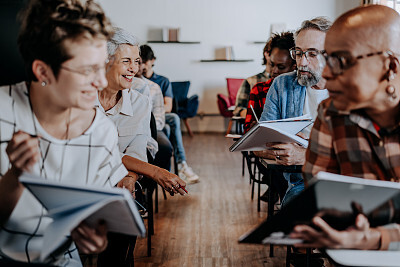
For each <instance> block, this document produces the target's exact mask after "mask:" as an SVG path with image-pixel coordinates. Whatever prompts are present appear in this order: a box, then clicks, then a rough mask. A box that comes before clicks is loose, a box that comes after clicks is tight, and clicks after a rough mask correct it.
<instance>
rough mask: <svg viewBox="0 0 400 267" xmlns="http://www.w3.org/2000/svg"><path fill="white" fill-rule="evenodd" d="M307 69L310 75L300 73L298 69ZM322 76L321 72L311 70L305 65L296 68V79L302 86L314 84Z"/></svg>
mask: <svg viewBox="0 0 400 267" xmlns="http://www.w3.org/2000/svg"><path fill="white" fill-rule="evenodd" d="M299 70H302V71H308V72H309V73H310V74H311V76H310V77H309V76H307V75H301V74H300V71H299ZM321 78H322V73H319V72H316V71H312V70H310V69H309V68H307V67H303V68H300V69H298V70H297V80H298V81H299V84H300V85H302V86H306V87H311V86H314V85H316V84H317V83H318V82H319V81H320V80H321Z"/></svg>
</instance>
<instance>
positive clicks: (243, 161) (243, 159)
mask: <svg viewBox="0 0 400 267" xmlns="http://www.w3.org/2000/svg"><path fill="white" fill-rule="evenodd" d="M244 164H245V157H244V154H243V152H242V176H244V168H245V166H244Z"/></svg>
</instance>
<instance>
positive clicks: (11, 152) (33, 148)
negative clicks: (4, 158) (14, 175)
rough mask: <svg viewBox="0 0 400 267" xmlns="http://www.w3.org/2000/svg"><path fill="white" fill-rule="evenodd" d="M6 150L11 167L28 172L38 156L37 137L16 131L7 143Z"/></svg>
mask: <svg viewBox="0 0 400 267" xmlns="http://www.w3.org/2000/svg"><path fill="white" fill-rule="evenodd" d="M6 152H7V155H8V158H9V160H10V163H11V166H12V167H13V168H15V169H16V170H17V171H19V172H21V171H27V172H30V171H32V168H33V166H34V164H35V163H36V162H37V161H38V160H39V158H40V152H39V141H38V138H37V137H31V136H30V135H29V134H27V133H25V132H22V131H18V132H16V133H14V135H13V137H12V138H11V140H10V142H9V143H8V145H7V148H6Z"/></svg>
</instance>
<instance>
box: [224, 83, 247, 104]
mask: <svg viewBox="0 0 400 267" xmlns="http://www.w3.org/2000/svg"><path fill="white" fill-rule="evenodd" d="M243 81H244V79H238V78H226V84H227V88H228V96H229V103H230V105H231V106H234V105H235V102H236V95H237V93H238V91H239V88H240V86H241V85H242V83H243Z"/></svg>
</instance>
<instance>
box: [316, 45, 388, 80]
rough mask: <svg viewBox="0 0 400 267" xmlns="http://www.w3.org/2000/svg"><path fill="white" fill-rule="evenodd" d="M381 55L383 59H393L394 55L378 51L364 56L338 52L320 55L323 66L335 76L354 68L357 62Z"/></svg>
mask: <svg viewBox="0 0 400 267" xmlns="http://www.w3.org/2000/svg"><path fill="white" fill-rule="evenodd" d="M378 55H383V56H385V57H393V56H394V54H393V52H391V51H379V52H372V53H368V54H365V55H360V56H356V57H354V56H352V55H351V53H350V52H348V51H338V52H333V53H332V54H330V55H328V54H327V53H326V52H324V53H322V54H321V59H323V60H322V61H323V65H324V66H325V65H326V64H327V65H328V67H329V69H330V71H331V73H332V74H333V75H335V76H337V75H340V74H342V73H343V71H345V70H347V69H349V68H351V67H352V66H354V65H355V64H356V63H357V61H358V60H360V59H363V58H367V57H372V56H378Z"/></svg>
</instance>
